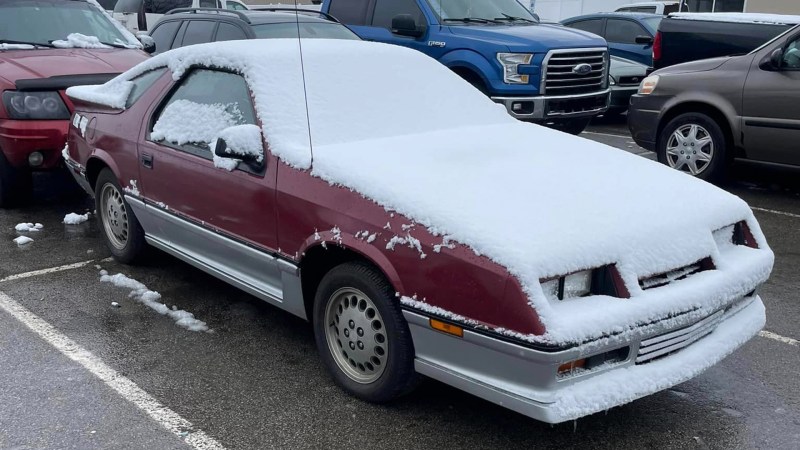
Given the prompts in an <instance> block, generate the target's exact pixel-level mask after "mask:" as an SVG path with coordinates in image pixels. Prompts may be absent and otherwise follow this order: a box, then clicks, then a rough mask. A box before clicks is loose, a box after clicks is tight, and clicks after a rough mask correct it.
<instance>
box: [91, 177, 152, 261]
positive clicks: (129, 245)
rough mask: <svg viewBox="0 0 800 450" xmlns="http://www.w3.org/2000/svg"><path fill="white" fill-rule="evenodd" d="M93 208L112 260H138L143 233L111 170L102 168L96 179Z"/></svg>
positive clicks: (142, 242)
mask: <svg viewBox="0 0 800 450" xmlns="http://www.w3.org/2000/svg"><path fill="white" fill-rule="evenodd" d="M95 206H96V209H97V217H98V218H99V219H100V221H101V224H102V227H101V230H102V235H103V239H104V240H105V241H106V246H107V247H108V249H109V250H111V254H112V255H114V258H115V259H116V260H118V261H120V262H122V263H125V264H130V263H133V262H136V261H137V260H139V259H140V258H141V257H142V256H143V254H144V250H145V240H144V230H143V229H142V226H141V225H139V221H138V220H137V219H136V216H135V215H134V214H133V211H132V210H131V208H130V205H128V202H127V201H125V196H124V195H123V193H122V189H120V186H119V182H118V181H117V178H116V176H114V173H113V172H111V170H110V169H103V170H102V171H101V172H100V175H99V176H98V177H97V183H95Z"/></svg>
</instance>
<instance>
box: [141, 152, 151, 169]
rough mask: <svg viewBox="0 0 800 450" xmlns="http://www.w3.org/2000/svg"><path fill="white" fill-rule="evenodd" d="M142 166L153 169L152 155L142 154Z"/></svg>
mask: <svg viewBox="0 0 800 450" xmlns="http://www.w3.org/2000/svg"><path fill="white" fill-rule="evenodd" d="M142 165H143V166H145V167H146V168H148V169H152V168H153V155H151V154H149V153H142Z"/></svg>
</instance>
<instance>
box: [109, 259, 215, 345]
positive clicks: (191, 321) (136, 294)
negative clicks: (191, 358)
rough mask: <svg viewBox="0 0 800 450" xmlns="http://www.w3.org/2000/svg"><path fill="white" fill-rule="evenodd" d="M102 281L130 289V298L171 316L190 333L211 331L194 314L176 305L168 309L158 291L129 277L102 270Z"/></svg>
mask: <svg viewBox="0 0 800 450" xmlns="http://www.w3.org/2000/svg"><path fill="white" fill-rule="evenodd" d="M100 281H101V282H103V283H111V284H113V285H114V286H117V287H122V288H126V289H130V291H131V292H130V294H128V297H130V298H132V299H134V300H136V301H137V302H139V303H142V304H143V305H145V306H147V307H148V308H150V309H152V310H154V311H156V312H157V313H159V314H162V315H165V316H169V317H170V318H171V319H172V320H174V321H175V324H176V325H178V326H179V327H183V328H186V329H187V330H189V331H209V328H208V325H206V323H205V322H203V321H202V320H198V319H195V317H194V314H192V313H190V312H188V311H184V310H182V309H178V308H177V307H176V306H175V305H173V306H172V309H170V308H168V307H167V305H165V304H163V303H161V302H159V300H160V299H161V294H159V293H158V292H156V291H151V290H150V289H148V288H147V286H145V285H144V284H142V283H140V282H138V281H136V280H134V279H133V278H130V277H127V276H125V275H124V274H121V273H118V274H116V275H109V274H108V271H106V270H101V271H100ZM112 305H113V303H112Z"/></svg>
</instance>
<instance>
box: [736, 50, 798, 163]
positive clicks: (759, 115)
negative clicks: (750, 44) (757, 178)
mask: <svg viewBox="0 0 800 450" xmlns="http://www.w3.org/2000/svg"><path fill="white" fill-rule="evenodd" d="M787 41H788V42H789V44H788V45H786V46H785V47H784V48H785V56H784V62H783V67H782V68H781V70H764V69H761V68H760V67H759V64H760V62H761V61H762V59H763V58H764V57H765V56H767V55H769V54H770V53H771V52H772V51H774V50H775V49H776V48H780V46H781V45H783V44H784V43H785V42H787ZM797 55H800V38H798V36H794V37H793V38H790V39H787V40H786V41H782V42H781V43H780V44H777V45H775V46H770V47H769V48H768V49H765V50H763V51H761V52H759V54H758V55H756V57H755V58H754V59H753V63H752V66H751V68H750V73H749V75H748V77H747V81H746V83H745V86H744V96H743V97H744V104H743V112H744V114H743V115H744V124H743V130H744V147H745V152H746V154H747V157H748V158H749V159H755V160H759V161H767V162H774V163H780V164H792V165H800V146H799V145H798V142H800V57H796V56H797Z"/></svg>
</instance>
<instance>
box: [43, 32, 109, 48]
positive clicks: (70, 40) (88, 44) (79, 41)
mask: <svg viewBox="0 0 800 450" xmlns="http://www.w3.org/2000/svg"><path fill="white" fill-rule="evenodd" d="M52 44H53V45H54V46H56V47H58V48H113V47H110V46H108V45H105V44H103V43H101V42H100V39H98V38H97V36H86V35H85V34H81V33H70V34H69V35H68V36H67V39H66V40H57V41H53V42H52Z"/></svg>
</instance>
